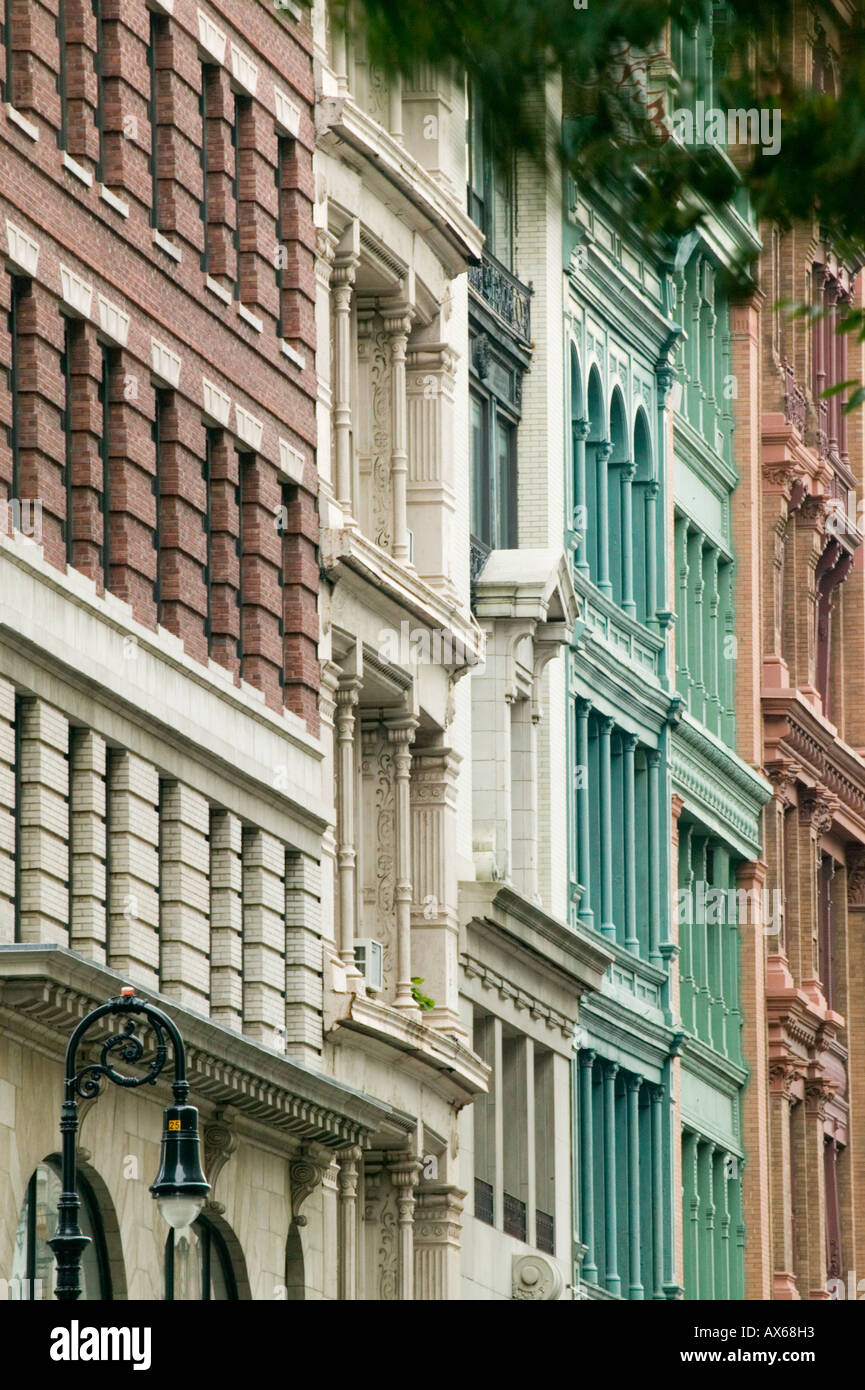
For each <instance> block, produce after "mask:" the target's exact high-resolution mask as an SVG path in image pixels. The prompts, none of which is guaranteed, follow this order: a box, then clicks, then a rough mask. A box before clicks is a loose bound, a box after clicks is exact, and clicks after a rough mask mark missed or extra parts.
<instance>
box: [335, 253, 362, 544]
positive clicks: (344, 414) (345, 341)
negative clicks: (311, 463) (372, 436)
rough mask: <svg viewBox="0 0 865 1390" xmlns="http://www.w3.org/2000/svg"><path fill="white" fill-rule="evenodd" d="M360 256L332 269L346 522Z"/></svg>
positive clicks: (340, 482) (339, 474)
mask: <svg viewBox="0 0 865 1390" xmlns="http://www.w3.org/2000/svg"><path fill="white" fill-rule="evenodd" d="M357 266H358V258H357V256H355V255H349V256H345V255H338V256H337V257H336V258H335V260H334V265H333V270H332V272H331V285H332V293H333V304H334V318H335V327H334V357H335V358H336V361H335V364H334V366H335V371H334V377H335V380H334V400H333V437H334V452H335V454H336V497H337V501H338V502H339V505H340V506H341V507H342V510H343V514H344V520H345V521H346V523H348V522H349V521H351V520H352V502H353V498H352V476H351V475H352V458H351V368H352V362H351V295H352V287H353V285H354V282H355V275H356V272H357Z"/></svg>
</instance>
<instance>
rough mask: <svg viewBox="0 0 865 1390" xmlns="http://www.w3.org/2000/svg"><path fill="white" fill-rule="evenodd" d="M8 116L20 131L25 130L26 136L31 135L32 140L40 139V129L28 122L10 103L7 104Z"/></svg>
mask: <svg viewBox="0 0 865 1390" xmlns="http://www.w3.org/2000/svg"><path fill="white" fill-rule="evenodd" d="M6 115H7V116H8V117H9V119H10V121H11V122H12V124H13V125H17V127H18V129H19V130H23V131H24V134H25V135H29V137H30V139H31V140H38V139H39V127H38V126H37V125H34V124H33V122H32V121H28V119H27V117H26V116H22V115H21V112H20V111H18V110H16V108H15V107H14V106H13V105H12V104H11V103H10V102H8V101H7V103H6Z"/></svg>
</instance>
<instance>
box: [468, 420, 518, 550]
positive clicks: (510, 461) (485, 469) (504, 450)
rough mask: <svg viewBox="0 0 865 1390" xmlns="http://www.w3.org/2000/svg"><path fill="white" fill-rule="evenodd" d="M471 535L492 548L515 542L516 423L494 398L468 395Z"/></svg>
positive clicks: (502, 548)
mask: <svg viewBox="0 0 865 1390" xmlns="http://www.w3.org/2000/svg"><path fill="white" fill-rule="evenodd" d="M471 432H472V441H471V442H472V535H473V536H474V537H475V538H476V539H477V540H479V541H482V542H483V544H484V545H486V546H489V547H490V549H492V550H509V549H513V548H514V547H515V546H516V545H517V534H518V532H517V426H516V422H515V421H514V420H512V419H510V417H509V416H508V415H506V414H505V413H504V412H503V411H501V410H499V409H497V407H496V402H495V400H493V399H485V398H484V397H482V396H480V395H475V394H472V397H471Z"/></svg>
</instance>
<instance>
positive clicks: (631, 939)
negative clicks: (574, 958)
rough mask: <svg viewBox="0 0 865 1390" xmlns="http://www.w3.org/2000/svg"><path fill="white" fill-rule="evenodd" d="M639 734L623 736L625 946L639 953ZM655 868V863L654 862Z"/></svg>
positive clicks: (636, 953)
mask: <svg viewBox="0 0 865 1390" xmlns="http://www.w3.org/2000/svg"><path fill="white" fill-rule="evenodd" d="M637 742H638V739H637V735H636V734H624V735H623V736H622V761H623V764H624V765H623V768H622V772H623V778H624V789H625V796H624V802H625V804H624V825H623V829H624V835H625V948H626V950H628V951H632V952H633V953H634V955H635V956H638V955H639V954H640V940H639V937H638V936H637V832H636V806H635V799H636V798H635V792H636V774H635V768H634V755H635V753H636V751H637ZM650 872H651V865H650Z"/></svg>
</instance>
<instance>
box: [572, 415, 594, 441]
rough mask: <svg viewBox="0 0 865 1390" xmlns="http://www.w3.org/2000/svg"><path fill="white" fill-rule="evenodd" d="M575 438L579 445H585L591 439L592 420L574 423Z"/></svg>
mask: <svg viewBox="0 0 865 1390" xmlns="http://www.w3.org/2000/svg"><path fill="white" fill-rule="evenodd" d="M572 425H573V430H574V436H575V438H576V439H577V440H578V441H579V443H581V444H584V443H585V442H586V440H587V439H588V437H589V434H590V432H591V428H592V422H591V420H574V421H572Z"/></svg>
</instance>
